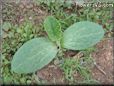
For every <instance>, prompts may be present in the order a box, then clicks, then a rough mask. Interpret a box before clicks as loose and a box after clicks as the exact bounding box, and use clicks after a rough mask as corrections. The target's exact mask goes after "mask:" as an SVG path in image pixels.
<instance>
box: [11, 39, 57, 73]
mask: <svg viewBox="0 0 114 86" xmlns="http://www.w3.org/2000/svg"><path fill="white" fill-rule="evenodd" d="M57 51H58V50H57V47H56V46H55V45H54V44H53V43H52V42H50V41H49V40H48V39H47V38H43V37H41V38H34V39H32V40H30V41H28V42H26V43H25V44H24V45H23V46H21V47H20V48H19V49H18V51H17V52H16V53H15V55H14V57H13V60H12V63H11V68H12V71H14V72H16V73H31V72H35V71H37V70H39V69H41V68H42V67H44V66H45V65H47V64H48V63H49V62H50V61H52V59H53V58H55V56H56V54H57Z"/></svg>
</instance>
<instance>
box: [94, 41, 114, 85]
mask: <svg viewBox="0 0 114 86" xmlns="http://www.w3.org/2000/svg"><path fill="white" fill-rule="evenodd" d="M113 46H114V44H113V39H108V40H104V41H101V42H100V43H98V44H97V46H96V47H97V48H98V50H97V51H96V52H94V53H93V54H92V55H93V57H94V59H95V61H96V63H97V64H98V66H99V67H100V69H101V70H103V71H104V72H105V74H104V73H103V72H101V71H100V70H98V68H96V67H95V68H94V69H93V70H92V75H93V78H95V79H96V80H98V81H100V83H102V84H111V83H113V82H114V75H113V74H114V67H113V66H114V64H113V63H114V62H113V61H114V58H113Z"/></svg>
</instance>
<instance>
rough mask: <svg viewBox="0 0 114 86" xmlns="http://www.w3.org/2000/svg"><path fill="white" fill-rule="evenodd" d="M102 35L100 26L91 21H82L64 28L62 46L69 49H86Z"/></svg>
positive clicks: (102, 31)
mask: <svg viewBox="0 0 114 86" xmlns="http://www.w3.org/2000/svg"><path fill="white" fill-rule="evenodd" d="M103 36H104V30H103V28H102V26H100V25H98V24H96V23H93V22H89V21H82V22H78V23H75V24H73V25H72V26H70V27H69V28H68V29H67V30H65V32H64V35H63V37H64V38H63V40H64V42H63V46H64V48H67V49H71V50H81V49H86V48H88V47H91V46H93V45H95V44H96V43H97V42H99V41H100V40H101V39H102V38H103Z"/></svg>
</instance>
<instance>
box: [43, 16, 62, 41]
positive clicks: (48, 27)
mask: <svg viewBox="0 0 114 86" xmlns="http://www.w3.org/2000/svg"><path fill="white" fill-rule="evenodd" d="M44 28H45V31H46V32H47V34H48V37H49V38H50V39H51V40H52V41H55V42H60V40H61V38H62V31H61V26H60V23H59V21H58V20H57V19H55V18H54V17H53V16H48V17H47V18H46V19H45V21H44Z"/></svg>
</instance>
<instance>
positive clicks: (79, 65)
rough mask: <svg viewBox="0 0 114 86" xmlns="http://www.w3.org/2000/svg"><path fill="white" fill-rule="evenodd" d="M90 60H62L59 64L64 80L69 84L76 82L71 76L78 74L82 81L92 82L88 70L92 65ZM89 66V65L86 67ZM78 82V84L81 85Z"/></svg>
mask: <svg viewBox="0 0 114 86" xmlns="http://www.w3.org/2000/svg"><path fill="white" fill-rule="evenodd" d="M92 61H93V60H92V58H91V57H82V58H79V59H64V63H63V64H61V68H62V69H63V71H64V74H65V78H66V79H67V80H68V81H70V82H77V83H79V82H78V81H77V80H75V77H74V76H73V75H74V73H75V72H78V73H79V74H80V75H81V76H82V78H83V81H87V80H88V81H89V80H92V77H91V71H90V69H89V65H92V64H93V63H92ZM87 64H89V65H87ZM83 81H82V82H80V83H83Z"/></svg>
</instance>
